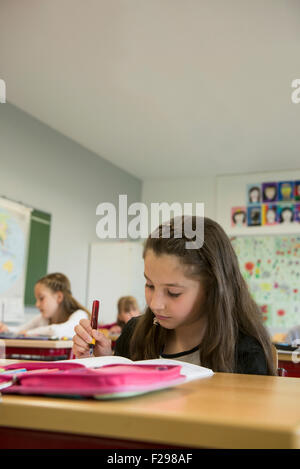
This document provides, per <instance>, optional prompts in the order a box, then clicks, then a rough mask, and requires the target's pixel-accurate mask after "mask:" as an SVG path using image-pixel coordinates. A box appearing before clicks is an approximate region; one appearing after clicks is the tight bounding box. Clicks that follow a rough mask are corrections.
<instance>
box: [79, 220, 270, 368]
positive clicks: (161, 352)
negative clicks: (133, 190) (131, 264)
mask: <svg viewBox="0 0 300 469" xmlns="http://www.w3.org/2000/svg"><path fill="white" fill-rule="evenodd" d="M184 221H185V217H182V218H181V221H180V224H179V225H180V226H179V228H180V229H181V230H180V233H181V236H178V232H177V230H178V218H177V219H176V218H175V219H173V220H171V221H170V222H168V224H167V225H168V227H169V229H170V233H169V237H165V235H164V227H165V226H166V224H163V225H161V226H160V227H159V228H158V230H156V231H157V232H156V234H155V236H153V234H152V235H150V236H149V238H148V239H147V241H146V243H145V248H144V262H145V278H146V285H145V297H146V302H147V305H148V307H147V309H146V311H145V313H144V314H143V315H142V316H140V317H138V318H133V319H131V320H130V321H129V322H128V323H127V324H126V326H125V327H124V329H123V332H122V334H121V336H120V338H119V339H118V341H117V343H116V346H115V354H116V355H122V356H125V357H128V358H130V359H132V360H143V359H151V358H159V357H163V358H173V359H176V360H183V361H187V362H190V363H194V364H198V365H201V366H205V367H208V368H211V369H212V370H213V371H218V372H233V373H245V374H268V375H274V374H276V370H275V368H274V364H273V360H272V348H271V341H270V338H269V334H268V332H267V330H266V329H265V327H264V325H263V323H262V316H261V313H260V309H259V307H258V306H257V305H256V303H255V302H254V300H253V299H252V297H251V295H250V293H249V291H248V288H247V285H246V283H245V280H244V279H243V277H242V274H241V272H240V269H239V265H238V259H237V257H236V254H235V252H234V250H233V247H232V245H231V242H230V240H229V238H228V236H227V235H226V234H225V232H224V230H223V229H222V228H221V226H220V225H218V224H217V223H216V222H214V221H213V220H210V219H209V218H204V219H203V220H202V221H203V222H204V242H203V245H202V246H201V247H199V248H196V249H188V248H187V247H186V242H187V241H189V242H190V241H191V238H187V236H186V235H185V234H182V233H183V231H184V230H183V226H184ZM198 222H199V218H198V219H196V218H195V217H192V223H193V227H195V226H199V223H198ZM75 331H76V336H75V337H74V339H73V340H74V347H73V351H74V353H75V355H76V356H78V357H82V356H87V352H88V343H89V341H90V338H91V336H93V337H94V338H95V339H96V341H97V343H96V347H95V355H110V354H111V353H112V352H111V348H110V343H109V341H108V340H107V339H106V338H105V337H103V336H102V335H101V334H100V333H98V332H97V331H94V330H93V331H92V330H91V328H90V326H89V323H88V322H87V321H86V320H82V321H80V324H79V325H78V326H76V328H75Z"/></svg>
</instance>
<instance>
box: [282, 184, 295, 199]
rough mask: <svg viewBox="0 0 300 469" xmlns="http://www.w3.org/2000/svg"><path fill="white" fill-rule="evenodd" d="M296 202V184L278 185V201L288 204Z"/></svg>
mask: <svg viewBox="0 0 300 469" xmlns="http://www.w3.org/2000/svg"><path fill="white" fill-rule="evenodd" d="M290 200H294V182H293V181H284V182H279V183H278V201H282V202H288V201H290Z"/></svg>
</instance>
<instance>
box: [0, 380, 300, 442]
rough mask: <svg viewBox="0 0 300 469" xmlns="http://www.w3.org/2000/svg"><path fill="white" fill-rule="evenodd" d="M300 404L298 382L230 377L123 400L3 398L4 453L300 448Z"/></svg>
mask: <svg viewBox="0 0 300 469" xmlns="http://www.w3.org/2000/svg"><path fill="white" fill-rule="evenodd" d="M299 402H300V382H299V379H297V378H283V377H273V376H254V375H238V374H227V373H216V374H215V375H214V376H212V377H209V378H204V379H200V380H197V381H192V382H190V383H186V384H182V385H180V386H177V387H174V388H172V389H168V390H164V391H159V392H155V393H151V394H148V395H144V396H139V397H134V398H129V399H122V400H117V401H94V400H82V401H79V400H71V399H61V398H48V397H32V396H28V397H26V396H13V395H7V396H5V395H3V396H2V402H1V404H0V427H2V428H0V430H2V432H1V431H0V445H1V446H0V447H1V448H5V447H8V445H10V446H9V447H21V448H22V447H30V448H38V447H42V448H46V447H55V448H71V447H78V448H79V447H85V448H89V447H98V448H100V447H101V448H108V447H109V448H114V449H117V448H125V447H127V448H141V447H151V448H153V449H154V448H157V447H159V445H163V446H164V447H167V448H168V447H170V446H175V447H176V446H177V447H181V448H201V447H202V448H300V405H299ZM10 434H11V437H12V438H11V439H10ZM111 439H113V440H111ZM26 441H27V443H26ZM109 441H110V443H107V442H109ZM109 444H110V445H111V446H108V445H109ZM26 445H27V446H26ZM72 445H73V446H72ZM80 445H82V446H80Z"/></svg>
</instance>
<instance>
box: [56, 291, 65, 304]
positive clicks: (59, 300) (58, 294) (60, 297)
mask: <svg viewBox="0 0 300 469" xmlns="http://www.w3.org/2000/svg"><path fill="white" fill-rule="evenodd" d="M63 299H64V294H63V292H62V291H58V292H56V300H57V303H58V304H59V305H60V304H61V303H62V301H63Z"/></svg>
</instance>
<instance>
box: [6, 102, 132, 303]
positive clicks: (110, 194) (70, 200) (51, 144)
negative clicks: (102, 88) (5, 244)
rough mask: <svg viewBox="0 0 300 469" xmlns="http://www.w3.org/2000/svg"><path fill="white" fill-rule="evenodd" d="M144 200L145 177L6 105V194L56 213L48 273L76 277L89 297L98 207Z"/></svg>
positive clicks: (76, 287)
mask: <svg viewBox="0 0 300 469" xmlns="http://www.w3.org/2000/svg"><path fill="white" fill-rule="evenodd" d="M119 194H127V195H128V204H130V203H132V202H139V201H140V200H141V181H140V180H139V179H137V178H135V177H133V176H131V175H130V174H128V173H126V172H125V171H123V170H120V169H119V168H117V167H115V166H113V165H112V164H111V163H108V162H107V161H105V160H104V159H102V158H100V157H99V156H97V155H95V154H94V153H92V152H90V151H88V150H86V149H85V148H83V147H81V146H80V145H78V144H76V143H74V142H73V141H72V140H70V139H68V138H66V137H64V136H62V135H61V134H59V133H58V132H56V131H54V130H52V129H50V128H49V127H47V126H46V125H44V124H42V123H40V122H39V121H37V120H35V119H33V118H32V117H30V116H29V115H28V114H26V113H24V112H22V111H20V110H19V109H17V108H16V107H14V106H12V105H10V104H5V105H4V104H3V105H1V106H0V195H5V196H6V197H8V198H11V199H13V200H17V201H21V202H23V203H25V204H28V205H29V206H33V207H35V208H37V209H40V210H44V211H46V212H49V213H51V214H52V224H51V236H50V251H49V264H48V272H54V271H60V272H63V273H65V274H66V275H67V276H68V277H69V278H70V280H71V284H72V290H73V294H74V296H75V297H76V298H77V299H78V300H79V301H80V302H82V303H83V304H85V302H86V293H87V292H86V290H87V273H88V252H89V244H90V243H91V242H95V241H99V239H98V238H97V236H96V222H97V220H98V218H99V217H97V216H96V207H97V205H98V204H99V203H101V202H112V203H113V204H115V206H118V196H119Z"/></svg>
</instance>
